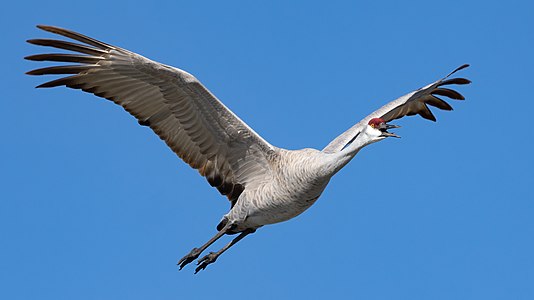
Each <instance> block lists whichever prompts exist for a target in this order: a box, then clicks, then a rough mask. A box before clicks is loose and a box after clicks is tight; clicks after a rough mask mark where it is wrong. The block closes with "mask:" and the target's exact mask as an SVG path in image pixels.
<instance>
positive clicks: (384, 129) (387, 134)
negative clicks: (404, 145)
mask: <svg viewBox="0 0 534 300" xmlns="http://www.w3.org/2000/svg"><path fill="white" fill-rule="evenodd" d="M399 127H400V126H398V125H392V124H384V125H383V126H382V128H380V131H382V134H381V135H380V136H383V137H396V138H400V136H398V135H396V134H394V133H392V132H388V131H387V130H388V129H391V128H399Z"/></svg>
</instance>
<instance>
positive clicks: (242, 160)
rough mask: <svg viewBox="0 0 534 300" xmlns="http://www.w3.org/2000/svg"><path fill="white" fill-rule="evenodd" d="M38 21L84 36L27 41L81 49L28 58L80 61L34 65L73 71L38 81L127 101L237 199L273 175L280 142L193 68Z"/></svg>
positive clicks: (180, 152)
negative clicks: (246, 119) (236, 110)
mask: <svg viewBox="0 0 534 300" xmlns="http://www.w3.org/2000/svg"><path fill="white" fill-rule="evenodd" d="M38 28H40V29H42V30H45V31H48V32H52V33H55V34H58V35H62V36H64V37H67V38H71V39H73V40H75V41H78V42H81V43H83V44H78V43H73V42H69V41H62V40H54V39H33V40H28V42H29V43H31V44H34V45H39V46H47V47H54V48H58V49H63V50H70V51H74V52H78V53H81V54H78V53H75V54H64V53H57V54H56V53H52V54H37V55H31V56H28V57H26V59H28V60H33V61H54V62H66V63H77V65H65V66H52V67H45V68H41V69H36V70H33V71H29V72H28V73H27V74H29V75H47V74H73V75H71V76H67V77H62V78H58V79H55V80H52V81H49V82H46V83H43V84H41V85H39V86H38V87H43V88H44V87H56V86H63V85H64V86H67V87H70V88H75V89H81V90H83V91H86V92H90V93H93V94H95V95H97V96H100V97H103V98H106V99H109V100H111V101H113V102H115V103H116V104H118V105H121V106H122V107H123V108H124V109H125V110H126V111H127V112H129V113H130V114H132V115H133V116H134V117H135V118H137V120H138V122H139V124H141V125H145V126H149V127H150V128H151V129H152V130H154V132H155V133H156V134H157V135H158V136H159V137H160V138H161V139H162V140H164V141H165V143H166V144H167V145H168V146H169V147H170V148H171V149H172V150H173V151H174V152H175V153H176V154H177V155H178V156H179V157H180V158H182V159H183V160H184V161H185V162H186V163H188V164H189V165H190V166H191V167H193V168H195V169H198V171H199V172H200V174H201V175H202V176H205V177H206V179H207V180H208V183H209V184H210V185H212V186H214V187H216V188H217V189H218V190H219V192H221V194H223V195H226V196H227V197H228V199H229V200H231V201H232V205H233V204H235V201H236V200H237V198H238V197H239V195H240V194H241V193H242V191H243V190H244V189H245V188H246V186H247V185H248V184H251V183H257V181H259V180H269V179H270V178H271V177H270V176H271V174H272V173H271V167H270V166H271V164H270V160H271V159H273V157H274V156H275V155H276V151H275V150H276V148H275V147H274V146H272V145H270V144H269V143H268V142H266V141H265V140H264V139H263V138H261V137H260V136H259V135H258V134H256V133H255V132H254V131H253V130H252V129H251V128H250V127H249V126H248V125H246V124H245V123H244V122H243V121H241V119H239V118H238V117H237V116H236V115H235V114H234V113H233V112H231V111H230V110H229V109H228V108H227V107H226V106H224V104H222V103H221V102H220V101H219V100H218V99H217V98H216V97H215V96H214V95H213V94H211V93H210V92H209V91H208V90H207V89H206V88H205V87H204V86H203V85H202V84H201V83H200V82H199V81H198V80H197V79H196V78H195V77H193V76H192V75H190V74H189V73H187V72H185V71H182V70H180V69H177V68H173V67H170V66H166V65H163V64H160V63H157V62H154V61H151V60H149V59H147V58H145V57H142V56H140V55H138V54H135V53H133V52H131V51H128V50H125V49H122V48H119V47H116V46H112V45H109V44H106V43H103V42H101V41H98V40H95V39H93V38H90V37H87V36H85V35H82V34H79V33H76V32H73V31H70V30H66V29H62V28H58V27H53V26H44V25H39V26H38ZM84 54H85V55H84ZM242 167H245V168H246V169H247V170H248V171H243V170H241V168H242Z"/></svg>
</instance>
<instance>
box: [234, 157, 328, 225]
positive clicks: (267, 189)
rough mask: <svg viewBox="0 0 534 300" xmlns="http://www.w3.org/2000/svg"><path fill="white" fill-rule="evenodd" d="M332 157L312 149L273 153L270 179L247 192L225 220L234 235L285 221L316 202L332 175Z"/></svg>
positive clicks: (244, 192)
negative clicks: (233, 231)
mask: <svg viewBox="0 0 534 300" xmlns="http://www.w3.org/2000/svg"><path fill="white" fill-rule="evenodd" d="M329 156H333V155H332V154H326V153H323V152H321V151H318V150H315V149H302V150H285V149H276V150H275V151H274V153H273V159H272V175H271V176H269V177H268V178H264V179H263V180H262V181H261V182H258V184H256V185H254V186H251V187H250V189H249V188H247V189H245V191H243V193H242V194H241V196H240V197H239V200H238V201H237V203H236V205H234V207H232V209H231V210H230V212H229V213H228V214H227V215H226V216H225V219H227V220H229V221H231V222H235V224H236V226H237V228H236V230H237V231H243V230H244V229H247V228H254V229H255V228H258V227H261V226H263V225H267V224H273V223H279V222H283V221H287V220H289V219H291V218H294V217H295V216H297V215H299V214H301V213H302V212H304V211H305V210H306V209H308V208H309V207H310V206H311V205H312V204H313V203H315V201H316V200H317V199H318V198H319V196H320V195H321V193H322V192H323V191H324V189H325V188H326V185H327V184H328V181H329V180H330V178H331V177H332V175H333V174H334V172H333V169H332V167H333V165H332V164H329V162H330V161H331V158H330V157H329Z"/></svg>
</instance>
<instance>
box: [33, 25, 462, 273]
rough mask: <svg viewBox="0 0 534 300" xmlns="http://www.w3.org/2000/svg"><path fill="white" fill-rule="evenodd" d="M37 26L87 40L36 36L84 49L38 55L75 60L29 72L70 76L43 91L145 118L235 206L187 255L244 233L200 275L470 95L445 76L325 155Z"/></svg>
mask: <svg viewBox="0 0 534 300" xmlns="http://www.w3.org/2000/svg"><path fill="white" fill-rule="evenodd" d="M38 28H40V29H43V30H45V31H49V32H52V33H55V34H59V35H62V36H65V37H68V38H71V39H73V40H76V41H78V42H81V43H83V44H78V43H73V42H67V41H60V40H53V39H33V40H28V42H29V43H31V44H35V45H39V46H47V47H55V48H59V49H64V50H70V51H74V52H78V53H76V54H64V53H59V54H38V55H32V56H28V57H26V59H28V60H34V61H54V62H67V63H75V64H74V65H64V66H52V67H45V68H41V69H36V70H33V71H30V72H28V73H27V74H30V75H47V74H71V75H70V76H67V77H62V78H58V79H56V80H52V81H50V82H47V83H44V84H41V85H39V86H38V87H56V86H63V85H64V86H67V87H70V88H75V89H81V90H83V91H86V92H90V93H93V94H95V95H97V96H100V97H103V98H106V99H109V100H111V101H113V102H115V103H116V104H118V105H120V106H122V107H123V108H124V109H125V110H126V111H128V112H129V113H130V114H132V115H133V116H134V117H135V118H137V120H138V121H139V124H141V125H144V126H149V127H150V128H152V130H154V132H155V133H156V134H157V135H158V136H159V137H160V138H161V139H162V140H164V141H165V143H166V144H167V145H168V146H169V147H170V148H171V149H172V150H173V151H174V152H175V153H176V154H177V155H178V156H179V157H180V158H181V159H183V160H184V161H185V162H186V163H188V164H189V165H190V166H191V167H193V168H195V169H197V170H198V171H199V173H200V174H201V175H202V176H204V177H206V179H207V181H208V182H209V184H210V185H212V186H213V187H215V188H217V189H218V190H219V192H220V193H221V194H223V195H226V196H227V197H228V199H229V200H230V203H231V209H230V211H229V212H228V213H227V214H226V215H225V216H223V218H222V220H221V222H220V223H219V225H218V226H217V230H218V232H217V234H216V235H215V236H214V237H213V238H212V239H210V240H209V241H208V242H207V243H206V244H204V245H203V246H202V247H200V248H194V249H193V250H192V251H191V253H189V254H188V255H186V256H184V257H183V258H182V259H181V260H180V261H179V263H178V264H179V265H180V269H181V268H183V267H184V266H185V265H186V264H188V263H190V262H191V261H193V260H195V259H197V258H198V256H199V255H200V253H201V252H203V251H204V250H205V249H206V248H207V247H209V246H210V245H211V244H212V243H213V242H215V240H217V239H218V238H220V237H221V236H223V235H225V234H236V233H239V235H238V236H237V237H236V238H234V239H233V240H232V241H231V242H230V243H228V244H227V245H226V246H225V247H223V248H222V249H221V250H219V251H217V252H211V253H210V254H208V255H206V256H204V257H203V258H201V259H200V260H199V262H198V267H197V268H196V272H198V271H200V270H202V269H204V268H205V267H206V266H207V265H208V264H210V263H212V262H214V261H215V260H216V259H217V257H218V256H219V255H220V254H222V253H223V252H224V251H226V250H227V249H228V248H230V247H231V246H232V245H234V244H235V243H237V242H238V241H239V240H241V239H242V238H243V237H245V236H246V235H248V234H250V233H252V232H254V231H255V230H256V229H258V228H260V227H262V226H264V225H267V224H273V223H278V222H282V221H286V220H289V219H291V218H293V217H295V216H297V215H299V214H300V213H302V212H304V211H305V210H306V209H307V208H309V207H310V206H311V205H312V204H313V203H314V202H315V201H316V200H317V199H318V198H319V196H320V195H321V193H322V192H323V191H324V189H325V188H326V185H327V184H328V182H329V180H330V178H331V177H332V176H333V175H334V174H335V173H336V172H337V171H339V170H340V169H341V168H342V167H343V166H345V165H346V164H347V163H348V162H349V161H350V160H351V159H352V158H353V157H354V156H355V155H356V153H358V151H359V150H360V149H361V148H363V147H364V146H366V145H368V144H371V143H374V142H377V141H380V140H382V139H384V138H386V137H389V136H396V135H395V134H393V133H389V132H388V131H387V129H390V128H394V127H396V126H393V125H389V124H387V122H389V121H391V120H394V119H398V118H402V117H403V116H406V115H408V116H409V115H415V114H419V115H421V116H422V117H423V118H426V119H429V120H433V121H435V117H434V116H433V114H432V113H431V112H430V110H429V108H428V106H427V105H431V106H435V107H437V108H439V109H443V110H452V107H451V106H450V105H449V104H448V103H447V102H445V101H443V100H441V99H439V98H438V97H437V96H446V97H449V98H452V99H457V100H463V99H464V98H463V97H462V95H460V94H459V93H458V92H456V91H454V90H451V89H447V88H445V87H444V86H445V85H450V84H467V83H469V80H467V79H463V78H453V79H448V77H449V76H450V75H451V74H453V73H454V72H456V71H458V70H460V69H463V68H465V67H467V65H463V66H461V67H459V68H458V69H456V70H455V71H453V72H451V74H449V75H448V76H447V77H445V78H444V79H441V80H438V81H436V82H434V83H432V84H429V85H427V86H425V87H423V88H421V89H419V90H417V91H414V92H412V93H409V94H407V95H405V96H403V97H400V98H399V99H397V100H395V101H392V102H390V103H388V104H386V105H385V106H383V107H382V108H380V109H378V110H377V111H375V112H373V113H372V114H371V115H369V116H368V117H366V118H364V119H363V120H362V121H360V122H359V123H357V124H356V125H354V126H353V127H351V128H350V129H348V130H347V131H345V132H344V133H343V134H341V135H340V136H339V137H337V138H336V139H334V140H333V141H332V142H331V143H330V144H328V146H326V147H325V148H324V149H323V150H322V151H319V150H314V149H302V150H291V151H290V150H285V149H281V148H278V147H275V146H273V145H271V144H269V143H268V142H267V141H265V140H264V139H263V138H262V137H260V136H259V135H258V134H257V133H256V132H254V130H252V129H251V128H250V127H249V126H248V125H246V124H245V123H244V122H243V121H242V120H241V119H239V117H237V116H236V115H235V114H234V113H233V112H231V111H230V110H229V109H228V108H227V107H226V106H225V105H224V104H222V102H220V101H219V100H218V99H217V98H216V97H215V96H214V95H213V94H211V93H210V92H209V91H208V90H207V89H206V88H205V87H204V86H203V85H202V84H201V83H200V82H199V81H198V80H197V79H196V78H195V77H194V76H192V75H191V74H189V73H187V72H185V71H183V70H180V69H177V68H174V67H171V66H167V65H163V64H160V63H157V62H154V61H152V60H149V59H147V58H145V57H143V56H141V55H139V54H136V53H133V52H130V51H128V50H125V49H122V48H119V47H116V46H112V45H109V44H106V43H103V42H100V41H97V40H95V39H92V38H89V37H87V36H84V35H81V34H79V33H76V32H73V31H70V30H66V29H62V28H58V27H53V26H41V25H40V26H38Z"/></svg>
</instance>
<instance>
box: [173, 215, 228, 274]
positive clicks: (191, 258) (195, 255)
mask: <svg viewBox="0 0 534 300" xmlns="http://www.w3.org/2000/svg"><path fill="white" fill-rule="evenodd" d="M230 227H231V224H230V222H228V223H227V224H226V225H224V227H223V228H222V229H221V230H219V231H218V232H217V234H215V235H214V236H213V237H212V238H211V239H210V240H209V241H207V242H206V243H205V244H204V245H202V246H201V247H200V248H193V250H191V252H189V254H187V255H186V256H184V257H182V259H180V260H179V261H178V264H177V265H179V266H180V270H181V269H183V267H185V266H186V265H187V264H189V263H190V262H192V261H194V260H195V259H197V258H198V256H199V255H200V254H201V253H202V252H203V251H204V250H206V248H208V247H209V246H210V245H211V244H213V243H215V241H217V240H218V239H220V238H221V237H222V236H223V235H225V234H226V233H227V232H228V230H229V229H230Z"/></svg>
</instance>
